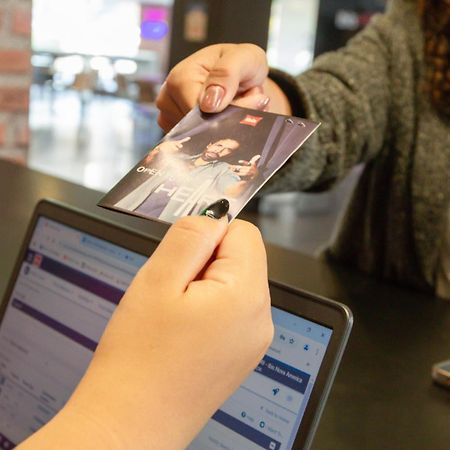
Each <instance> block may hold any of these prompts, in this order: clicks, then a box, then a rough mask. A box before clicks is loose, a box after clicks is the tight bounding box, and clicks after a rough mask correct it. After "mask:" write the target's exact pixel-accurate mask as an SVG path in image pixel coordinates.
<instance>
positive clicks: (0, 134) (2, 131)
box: [0, 123, 6, 147]
mask: <svg viewBox="0 0 450 450" xmlns="http://www.w3.org/2000/svg"><path fill="white" fill-rule="evenodd" d="M5 141H6V125H5V124H4V123H0V147H3V146H4V145H5Z"/></svg>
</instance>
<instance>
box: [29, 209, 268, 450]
mask: <svg viewBox="0 0 450 450" xmlns="http://www.w3.org/2000/svg"><path fill="white" fill-rule="evenodd" d="M272 336H273V324H272V320H271V312H270V299H269V290H268V282H267V267H266V255H265V250H264V245H263V242H262V240H261V236H260V234H259V232H258V230H257V229H256V228H255V227H254V226H253V225H250V224H248V223H246V222H242V221H239V220H236V221H234V222H233V223H232V224H231V225H230V226H229V227H227V223H226V220H220V221H216V220H213V219H210V218H207V217H188V218H184V219H181V220H180V221H178V222H177V223H176V224H175V225H173V226H172V227H171V228H170V230H169V231H168V233H167V235H166V237H165V238H164V240H163V241H162V242H161V244H160V246H159V247H158V248H157V250H156V251H155V252H154V254H153V255H152V257H151V258H150V259H149V261H148V262H147V263H146V264H145V265H144V266H143V267H142V268H141V270H140V271H139V273H138V274H137V276H136V277H135V279H134V281H133V282H132V284H131V285H130V287H129V289H128V290H127V292H126V294H125V295H124V297H123V299H122V300H121V302H120V304H119V306H118V307H117V309H116V311H115V312H114V314H113V316H112V319H111V321H110V323H109V324H108V326H107V328H106V330H105V333H104V335H103V337H102V339H101V341H100V343H99V346H98V348H97V350H96V352H95V354H94V358H93V360H92V362H91V365H90V366H89V368H88V371H87V373H86V375H85V376H84V378H83V379H82V381H81V383H80V385H79V386H78V388H77V389H76V391H75V393H74V394H73V396H72V397H71V399H70V400H69V402H68V403H67V405H66V407H65V408H64V409H63V411H62V413H60V414H59V415H58V416H56V420H54V421H53V424H54V426H53V428H52V422H50V425H49V426H47V427H44V429H43V431H42V433H41V438H40V440H39V438H37V439H38V440H37V441H36V440H35V441H34V442H37V443H38V445H39V444H41V445H42V444H44V443H45V444H46V445H45V448H46V449H53V448H55V449H56V448H65V449H66V450H71V449H72V448H73V449H75V448H80V447H83V448H91V447H90V446H89V445H85V442H88V441H87V440H88V439H91V441H92V442H93V443H95V445H92V448H96V449H102V448H108V449H125V448H139V449H142V450H144V449H159V450H165V449H180V448H185V447H186V446H187V445H188V444H189V443H190V441H191V440H192V439H193V438H194V437H195V435H196V434H197V433H198V432H199V431H200V429H201V428H202V427H203V425H204V424H205V423H206V421H207V420H208V418H209V417H210V416H211V415H212V414H213V413H214V412H215V411H216V409H217V408H218V407H219V406H220V405H221V404H222V403H223V402H224V401H225V399H226V398H227V397H229V396H230V395H231V394H232V392H233V391H234V390H235V389H237V387H238V386H239V385H240V383H241V382H242V381H243V379H244V378H245V377H246V376H247V375H248V374H249V373H250V372H251V371H252V370H253V369H254V368H255V367H256V366H257V364H258V362H259V361H260V359H261V358H262V357H263V355H264V353H265V351H266V349H267V347H268V346H269V344H270V342H271V340H272ZM58 424H59V425H58ZM55 425H56V428H55ZM46 428H47V431H45V429H46ZM58 429H59V430H64V435H63V436H60V439H61V440H60V441H55V439H56V438H57V436H58V431H57V430H58ZM55 432H56V435H55ZM46 433H47V434H46ZM39 435H40V433H39V432H38V433H37V435H36V436H39ZM55 436H56V437H55ZM52 439H53V440H52ZM49 440H50V441H49ZM91 441H89V442H91ZM49 442H50V444H52V443H53V442H56V444H55V445H54V446H52V445H50V444H49ZM71 442H73V444H71ZM81 442H82V443H83V445H81ZM102 442H103V443H104V444H101V443H102ZM27 443H28V446H27ZM27 443H26V444H25V445H24V446H23V450H25V449H32V448H41V447H38V446H35V447H33V438H31V439H30V440H29V441H27ZM58 445H60V446H59V447H58ZM102 445H103V447H102ZM42 448H44V447H42Z"/></svg>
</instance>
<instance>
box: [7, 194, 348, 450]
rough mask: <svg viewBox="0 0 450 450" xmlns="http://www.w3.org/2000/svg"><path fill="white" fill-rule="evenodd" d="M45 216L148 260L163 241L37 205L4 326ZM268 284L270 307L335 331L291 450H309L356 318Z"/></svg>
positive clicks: (58, 206) (61, 207)
mask: <svg viewBox="0 0 450 450" xmlns="http://www.w3.org/2000/svg"><path fill="white" fill-rule="evenodd" d="M41 216H42V217H45V218H48V219H51V220H55V221H56V222H60V223H62V224H64V225H67V226H69V227H72V228H74V229H76V230H79V231H81V232H84V233H88V234H91V235H92V236H95V237H98V238H100V239H104V240H107V241H109V242H111V243H113V244H116V245H119V246H122V247H124V248H126V249H128V250H131V251H134V252H136V253H139V254H142V255H144V256H150V255H151V254H152V252H153V251H154V250H155V249H156V247H157V246H158V243H159V239H158V238H157V237H154V236H150V235H147V234H144V233H143V232H141V231H138V230H136V229H132V228H129V227H127V226H122V225H118V224H117V223H114V222H111V221H109V220H107V219H105V218H104V217H100V216H95V215H92V214H90V213H87V212H85V211H82V210H79V209H77V208H75V207H72V206H69V205H66V204H63V203H60V202H57V201H54V200H50V199H44V200H41V201H40V202H39V203H38V204H37V206H36V208H35V210H34V213H33V215H32V218H31V220H30V223H29V225H28V228H27V231H26V235H25V237H24V239H23V242H22V246H21V248H20V251H19V254H18V257H17V260H16V263H15V265H14V269H13V272H12V273H11V276H10V279H9V282H8V285H7V288H6V291H5V294H4V296H3V299H2V304H1V305H0V326H1V324H2V321H3V317H4V315H5V312H6V309H7V306H8V301H9V299H10V297H11V294H12V291H13V289H14V286H15V282H16V280H17V278H18V275H19V273H20V268H21V266H22V263H23V260H24V258H25V255H26V251H27V249H28V248H29V243H30V239H31V236H32V234H33V232H34V229H35V226H36V224H37V221H38V219H39V217H41ZM269 285H270V291H271V298H272V306H274V307H276V308H278V309H281V310H284V311H286V312H289V313H291V314H294V315H296V316H300V317H303V318H305V319H307V320H311V321H312V322H315V323H318V324H320V325H323V326H325V327H328V328H331V329H332V330H333V332H332V335H331V339H330V342H329V344H328V347H327V350H326V352H325V355H324V359H323V361H322V364H321V366H320V370H319V373H318V376H317V378H316V381H315V383H314V387H313V389H312V392H311V395H310V397H309V400H308V404H307V407H306V410H305V412H304V415H303V418H302V420H301V424H300V427H299V429H298V430H297V434H296V438H295V440H294V443H293V446H292V449H293V450H300V449H308V448H309V447H310V445H311V443H312V440H313V437H314V434H315V432H316V429H317V426H318V423H319V420H320V416H321V414H322V411H323V408H324V406H325V403H326V400H327V397H328V395H329V392H330V389H331V386H332V384H333V381H334V378H335V375H336V372H337V369H338V366H339V363H340V360H341V358H342V355H343V352H344V349H345V346H346V343H347V340H348V337H349V334H350V331H351V327H352V324H353V317H352V313H351V311H350V309H349V308H348V307H347V306H345V305H343V304H341V303H338V302H335V301H333V300H330V299H327V298H324V297H321V296H318V295H315V294H312V293H310V292H306V291H303V290H301V289H299V288H297V287H292V286H287V285H285V284H282V283H279V282H276V281H273V280H269ZM299 300H302V301H299Z"/></svg>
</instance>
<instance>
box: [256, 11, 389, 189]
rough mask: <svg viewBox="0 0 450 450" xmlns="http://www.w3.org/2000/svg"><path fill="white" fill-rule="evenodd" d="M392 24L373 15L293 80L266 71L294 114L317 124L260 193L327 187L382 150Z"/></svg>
mask: <svg viewBox="0 0 450 450" xmlns="http://www.w3.org/2000/svg"><path fill="white" fill-rule="evenodd" d="M393 28H394V24H393V23H392V21H391V20H390V18H389V16H388V15H380V16H377V17H375V18H374V19H373V20H372V22H371V24H370V25H369V26H367V27H366V28H365V29H364V30H363V31H362V32H360V33H359V34H358V35H356V36H355V37H354V38H353V39H352V40H350V41H349V43H348V44H347V46H346V47H344V48H342V49H340V50H338V51H336V52H331V53H327V54H324V55H322V56H320V57H318V58H317V59H316V61H315V62H314V64H313V66H312V68H311V69H309V70H308V71H306V72H304V73H303V74H301V75H300V76H298V77H297V78H296V79H294V78H292V77H290V76H289V75H287V74H284V73H282V72H281V71H277V70H273V71H271V73H270V77H271V78H272V79H273V80H274V81H275V82H276V83H277V84H278V85H279V86H280V87H281V89H283V91H284V92H285V94H286V95H287V97H288V99H289V100H290V102H291V105H292V109H293V111H294V114H296V115H300V116H302V117H305V118H308V119H311V120H314V121H317V122H321V126H320V127H319V129H318V131H317V132H316V133H315V134H314V135H313V136H312V137H311V138H310V139H309V140H308V141H307V142H306V143H305V144H304V145H303V146H302V148H301V149H300V150H299V151H297V152H296V153H295V154H294V156H293V157H292V158H291V159H290V160H289V162H288V163H287V164H286V165H285V166H284V167H283V169H282V170H280V171H279V172H278V173H277V174H275V175H274V177H273V178H272V179H271V180H270V182H269V183H268V185H267V187H266V189H265V191H264V192H265V193H268V192H274V191H289V190H323V189H327V188H329V187H331V185H332V184H333V183H334V182H335V181H337V180H339V179H341V178H343V177H344V176H345V174H346V173H347V172H348V171H349V169H351V168H352V167H353V166H355V165H356V164H358V163H361V162H366V161H368V160H370V159H371V158H373V157H374V156H375V155H376V154H377V152H378V151H379V150H380V149H381V147H382V145H383V142H384V140H385V139H386V135H387V132H386V130H387V123H388V116H389V109H390V105H389V104H390V98H391V95H392V93H391V92H390V91H391V81H390V73H389V67H390V61H391V58H392V55H391V54H390V53H391V52H390V48H391V47H390V45H389V41H390V40H391V39H392V29H393Z"/></svg>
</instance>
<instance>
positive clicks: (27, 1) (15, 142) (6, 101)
mask: <svg viewBox="0 0 450 450" xmlns="http://www.w3.org/2000/svg"><path fill="white" fill-rule="evenodd" d="M30 43H31V0H1V1H0V158H11V159H14V160H16V161H21V162H25V161H26V154H27V149H28V145H29V140H30V138H29V136H30V133H29V129H28V108H29V88H30V83H31V65H30V56H31V51H30V47H31V44H30Z"/></svg>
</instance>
